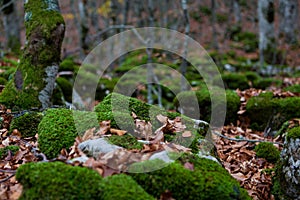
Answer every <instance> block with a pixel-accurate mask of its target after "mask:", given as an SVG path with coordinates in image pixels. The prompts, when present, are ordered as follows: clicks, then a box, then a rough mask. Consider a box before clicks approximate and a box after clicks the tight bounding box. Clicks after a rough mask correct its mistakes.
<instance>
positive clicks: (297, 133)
mask: <svg viewBox="0 0 300 200" xmlns="http://www.w3.org/2000/svg"><path fill="white" fill-rule="evenodd" d="M286 138H287V140H290V139H297V138H300V126H298V127H294V128H292V129H290V130H288V134H287V135H286Z"/></svg>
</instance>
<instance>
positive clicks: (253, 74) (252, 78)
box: [245, 71, 261, 83]
mask: <svg viewBox="0 0 300 200" xmlns="http://www.w3.org/2000/svg"><path fill="white" fill-rule="evenodd" d="M245 76H246V78H247V80H249V81H251V82H252V83H253V82H254V81H256V80H258V79H260V78H261V77H260V76H259V75H258V74H257V73H256V72H249V71H248V72H245Z"/></svg>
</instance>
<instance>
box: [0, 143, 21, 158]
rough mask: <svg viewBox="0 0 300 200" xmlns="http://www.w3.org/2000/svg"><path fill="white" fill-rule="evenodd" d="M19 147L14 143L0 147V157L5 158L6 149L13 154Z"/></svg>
mask: <svg viewBox="0 0 300 200" xmlns="http://www.w3.org/2000/svg"><path fill="white" fill-rule="evenodd" d="M19 149H20V147H19V146H15V145H10V146H6V147H4V148H0V159H3V158H5V156H7V153H8V151H11V153H12V154H15V153H16V152H17V151H19Z"/></svg>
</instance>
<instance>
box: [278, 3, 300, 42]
mask: <svg viewBox="0 0 300 200" xmlns="http://www.w3.org/2000/svg"><path fill="white" fill-rule="evenodd" d="M279 14H280V25H279V33H280V35H282V36H283V37H284V39H285V42H287V43H289V44H292V43H295V42H297V31H299V30H298V28H299V27H298V20H299V18H298V0H279Z"/></svg>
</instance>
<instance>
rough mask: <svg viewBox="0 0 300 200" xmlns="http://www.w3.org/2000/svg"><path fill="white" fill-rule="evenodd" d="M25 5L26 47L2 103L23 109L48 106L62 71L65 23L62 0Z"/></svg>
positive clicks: (36, 0) (39, 0) (37, 0)
mask: <svg viewBox="0 0 300 200" xmlns="http://www.w3.org/2000/svg"><path fill="white" fill-rule="evenodd" d="M24 8H25V27H26V45H25V49H24V51H23V54H22V57H21V60H20V63H19V65H18V68H17V71H16V73H15V75H14V77H13V78H12V79H11V80H10V81H9V82H8V84H7V85H6V87H5V89H4V90H3V92H2V93H1V96H0V103H2V104H5V105H6V106H8V107H11V108H13V107H17V108H19V109H21V108H22V109H28V108H31V107H42V108H47V107H49V106H50V104H51V101H50V99H51V96H52V91H53V88H54V85H55V78H56V75H57V72H58V67H59V62H60V52H61V44H62V40H63V38H64V32H65V23H64V19H63V17H62V15H61V14H60V10H59V4H58V0H26V1H25V3H24Z"/></svg>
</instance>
